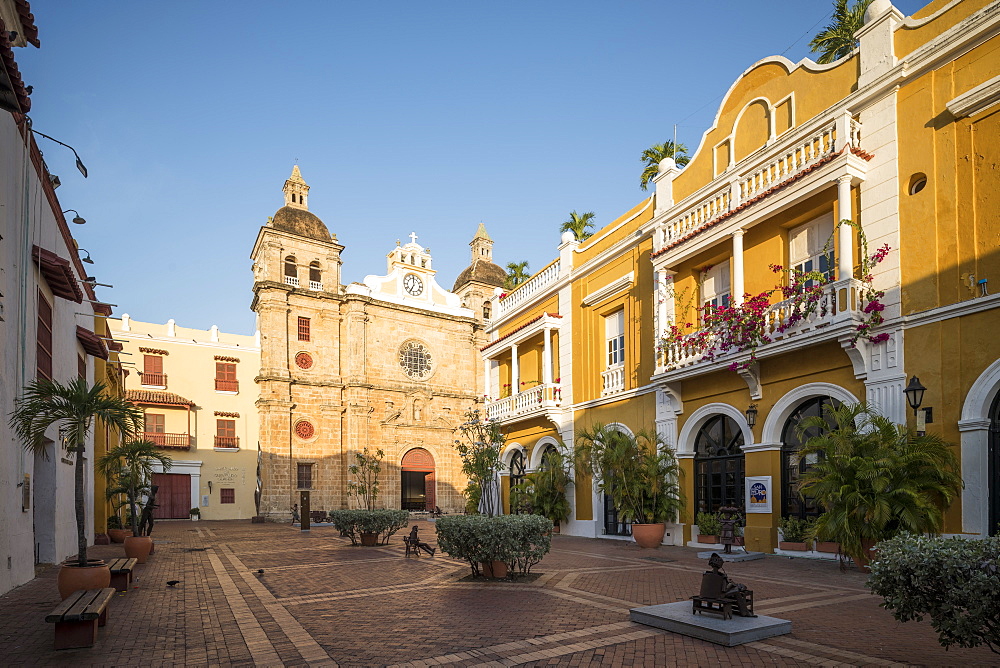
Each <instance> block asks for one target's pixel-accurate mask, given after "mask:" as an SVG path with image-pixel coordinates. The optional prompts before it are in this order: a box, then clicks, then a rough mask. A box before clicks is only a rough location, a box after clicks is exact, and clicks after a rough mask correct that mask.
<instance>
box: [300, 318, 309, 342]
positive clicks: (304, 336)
mask: <svg viewBox="0 0 1000 668" xmlns="http://www.w3.org/2000/svg"><path fill="white" fill-rule="evenodd" d="M309 335H310V332H309V318H302V317H300V318H299V341H309Z"/></svg>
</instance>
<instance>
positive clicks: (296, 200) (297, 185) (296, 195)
mask: <svg viewBox="0 0 1000 668" xmlns="http://www.w3.org/2000/svg"><path fill="white" fill-rule="evenodd" d="M283 190H284V191H285V206H290V207H292V208H295V209H303V210H305V211H308V210H309V185H308V184H307V183H306V182H305V179H303V178H302V173H301V172H300V171H299V166H298V165H295V166H294V167H292V175H291V176H289V177H288V180H287V181H285V187H284V189H283Z"/></svg>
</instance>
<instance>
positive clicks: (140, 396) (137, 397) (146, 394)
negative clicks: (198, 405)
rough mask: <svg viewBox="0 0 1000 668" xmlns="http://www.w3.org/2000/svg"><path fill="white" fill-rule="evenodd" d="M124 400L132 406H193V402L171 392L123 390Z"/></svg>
mask: <svg viewBox="0 0 1000 668" xmlns="http://www.w3.org/2000/svg"><path fill="white" fill-rule="evenodd" d="M125 398H126V399H128V400H129V401H131V402H132V403H133V404H168V405H174V406H194V402H193V401H191V400H190V399H185V398H184V397H182V396H181V395H179V394H174V393H173V392H157V391H154V390H125Z"/></svg>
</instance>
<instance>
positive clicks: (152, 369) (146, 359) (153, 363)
mask: <svg viewBox="0 0 1000 668" xmlns="http://www.w3.org/2000/svg"><path fill="white" fill-rule="evenodd" d="M142 371H143V373H163V358H162V357H160V356H159V355H143V356H142Z"/></svg>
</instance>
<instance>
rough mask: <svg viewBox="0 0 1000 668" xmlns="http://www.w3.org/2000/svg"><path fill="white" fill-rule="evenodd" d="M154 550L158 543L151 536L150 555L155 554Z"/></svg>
mask: <svg viewBox="0 0 1000 668" xmlns="http://www.w3.org/2000/svg"><path fill="white" fill-rule="evenodd" d="M154 549H156V541H155V540H153V537H152V536H150V537H149V553H150V554H153V550H154Z"/></svg>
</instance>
